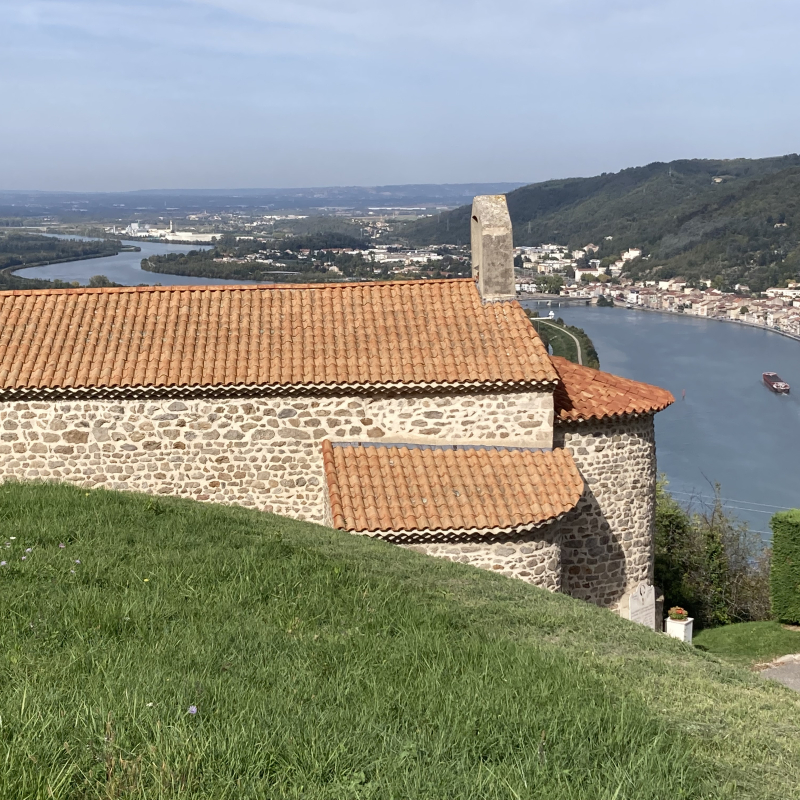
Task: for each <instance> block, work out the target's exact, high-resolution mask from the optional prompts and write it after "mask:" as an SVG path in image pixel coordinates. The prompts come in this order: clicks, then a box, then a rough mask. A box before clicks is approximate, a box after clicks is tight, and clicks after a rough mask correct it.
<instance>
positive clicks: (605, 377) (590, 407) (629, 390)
mask: <svg viewBox="0 0 800 800" xmlns="http://www.w3.org/2000/svg"><path fill="white" fill-rule="evenodd" d="M551 360H552V362H553V366H554V367H555V368H556V370H557V371H558V376H559V378H561V382H560V383H559V384H558V386H556V390H555V393H554V395H553V402H554V404H555V416H556V419H557V420H561V421H562V422H583V421H584V420H590V419H604V418H607V417H616V416H622V415H624V414H651V413H653V412H655V411H663V410H664V409H665V408H666V407H667V406H669V405H672V403H674V402H675V398H674V397H673V396H672V394H671V393H670V392H668V391H667V390H666V389H659V388H658V386H651V385H650V384H649V383H639V382H638V381H632V380H629V379H628V378H620V377H618V376H617V375H611V374H610V373H608V372H600V371H599V370H596V369H590V368H589V367H581V366H578V365H577V364H573V363H572V362H571V361H567V359H565V358H559V357H558V356H553V357H552V359H551Z"/></svg>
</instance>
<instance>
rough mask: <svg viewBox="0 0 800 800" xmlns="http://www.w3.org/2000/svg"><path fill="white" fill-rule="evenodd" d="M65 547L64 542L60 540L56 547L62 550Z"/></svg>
mask: <svg viewBox="0 0 800 800" xmlns="http://www.w3.org/2000/svg"><path fill="white" fill-rule="evenodd" d="M65 547H66V545H65V544H64V542H61V544H60V545H59V546H58V549H59V550H63V549H64V548H65Z"/></svg>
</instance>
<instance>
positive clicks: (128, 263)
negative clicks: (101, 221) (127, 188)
mask: <svg viewBox="0 0 800 800" xmlns="http://www.w3.org/2000/svg"><path fill="white" fill-rule="evenodd" d="M59 238H73V239H74V238H82V237H59ZM125 244H133V245H137V246H138V247H141V248H142V250H141V252H140V253H126V252H122V253H118V254H117V255H115V256H107V257H105V258H86V259H82V260H81V261H67V262H64V263H62V264H49V265H48V266H46V267H28V268H27V269H20V270H17V271H16V272H15V273H14V274H15V275H18V276H19V277H20V278H41V279H43V280H48V281H52V280H61V281H68V282H70V283H71V282H73V281H78V282H79V283H80V284H81V285H83V286H85V285H86V284H87V283H89V278H91V277H92V276H93V275H105V276H106V277H107V278H108V279H109V280H112V281H114V283H121V284H123V285H124V286H138V285H139V284H146V285H148V286H152V285H153V284H156V283H160V284H162V285H164V286H169V285H178V286H201V285H206V284H216V283H228V284H243V283H254V281H236V280H234V281H230V280H222V279H218V278H193V277H190V276H186V275H164V274H162V273H160V272H145V271H144V270H143V269H142V259H143V258H149V257H150V256H156V255H166V254H167V253H188V252H189V251H190V250H207V249H208V248H207V247H203V246H202V245H181V244H161V243H156V242H140V241H136V242H125Z"/></svg>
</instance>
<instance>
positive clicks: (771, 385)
mask: <svg viewBox="0 0 800 800" xmlns="http://www.w3.org/2000/svg"><path fill="white" fill-rule="evenodd" d="M761 377H762V379H763V380H764V384H765V385H766V387H767V388H768V389H770V390H771V391H773V392H775V394H789V384H788V383H786V381H782V380H781V377H780V375H778V373H777V372H764V373H762V375H761Z"/></svg>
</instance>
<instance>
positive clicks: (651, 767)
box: [0, 483, 800, 800]
mask: <svg viewBox="0 0 800 800" xmlns="http://www.w3.org/2000/svg"><path fill="white" fill-rule="evenodd" d="M0 515H1V516H2V526H3V527H2V529H3V538H2V540H0V548H2V549H1V550H0V552H1V553H2V556H1V557H2V560H3V565H2V566H0V608H1V609H2V624H1V625H0V763H2V769H0V797H3V798H14V799H15V800H26V799H27V798H55V799H56V800H62V799H66V798H70V800H71V799H72V798H100V797H102V798H119V797H125V798H145V797H147V798H173V797H181V798H201V797H202V798H212V797H213V798H215V800H223V798H237V799H238V798H263V797H270V798H284V797H285V798H301V797H302V798H311V799H313V798H331V799H332V798H381V799H383V798H392V797H394V798H420V800H422V799H423V798H424V799H425V800H431V799H432V798H509V800H512V799H513V798H547V799H548V800H560V799H562V798H563V799H564V800H566V799H567V798H569V799H570V800H577V799H579V798H592V800H595V799H597V800H626V799H627V798H630V799H631V800H640V799H641V798H643V797H647V798H653V799H654V800H662V799H663V800H676V798H692V799H693V800H695V799H696V798H722V797H725V798H732V797H743V798H744V797H746V798H779V797H780V798H788V797H796V796H797V793H798V789H797V787H798V786H800V696H798V695H797V694H794V693H792V692H790V691H789V690H787V689H784V688H782V687H779V686H777V685H775V684H763V683H762V682H761V681H760V680H759V678H758V677H756V676H754V675H752V674H751V673H749V672H747V671H745V670H743V669H741V668H739V667H735V666H730V665H727V664H724V663H722V662H721V661H719V660H717V659H716V658H714V657H711V656H709V655H706V654H703V653H700V652H696V651H693V650H692V649H691V648H689V647H687V646H686V645H683V644H680V643H678V642H676V641H674V640H669V639H666V638H664V637H662V636H658V635H655V634H653V633H651V632H649V631H647V630H645V629H644V628H642V627H639V626H637V625H634V624H631V623H628V622H625V621H623V620H620V619H618V618H616V617H614V616H613V615H611V614H609V613H608V612H604V611H601V610H600V609H597V608H595V607H593V606H589V605H587V604H584V603H582V602H579V601H575V600H572V599H570V598H568V597H566V596H562V595H551V594H548V593H546V592H544V591H541V590H538V589H536V588H533V587H531V586H528V585H526V584H523V583H522V582H517V581H511V580H508V579H505V578H502V577H499V576H496V575H493V574H490V573H487V572H482V571H478V570H475V569H473V568H470V567H467V566H463V565H460V564H451V563H448V562H444V561H440V560H434V559H429V558H426V557H424V556H421V555H417V554H416V553H413V552H409V551H405V550H402V549H400V548H397V547H395V546H392V545H389V544H386V543H383V542H378V541H371V540H368V539H365V538H360V537H356V536H352V535H349V534H344V533H339V532H334V531H331V530H328V529H325V528H321V527H318V526H314V525H308V524H303V523H298V522H294V521H291V520H288V519H284V518H280V517H274V516H269V515H265V514H259V513H256V512H253V511H247V510H243V509H237V508H226V507H221V506H213V505H202V504H197V503H192V502H188V501H180V500H174V499H154V498H149V497H147V496H140V495H139V496H137V495H128V494H117V493H113V492H108V491H100V490H99V491H91V492H85V491H83V490H80V489H75V488H72V487H68V486H58V485H36V484H28V485H21V484H9V483H6V484H4V485H3V486H2V487H0Z"/></svg>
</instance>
